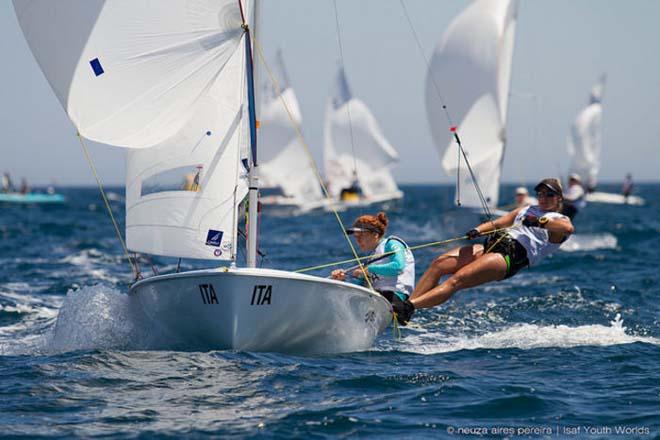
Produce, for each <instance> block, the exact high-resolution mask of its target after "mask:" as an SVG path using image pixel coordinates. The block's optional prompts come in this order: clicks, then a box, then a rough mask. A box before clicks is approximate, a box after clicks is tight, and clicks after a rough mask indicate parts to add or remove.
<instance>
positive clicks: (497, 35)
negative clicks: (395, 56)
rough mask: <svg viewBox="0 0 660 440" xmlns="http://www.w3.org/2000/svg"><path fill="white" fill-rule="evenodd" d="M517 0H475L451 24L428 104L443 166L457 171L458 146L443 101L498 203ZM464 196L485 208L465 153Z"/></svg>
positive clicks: (437, 56)
mask: <svg viewBox="0 0 660 440" xmlns="http://www.w3.org/2000/svg"><path fill="white" fill-rule="evenodd" d="M516 11H517V1H516V0H476V1H475V2H473V3H472V4H471V5H470V6H468V7H467V9H465V10H464V11H463V12H462V13H461V14H460V15H459V16H457V17H456V18H455V19H454V20H453V21H452V22H451V24H450V25H449V27H448V29H447V30H446V32H445V34H444V36H443V38H442V40H441V41H440V43H439V44H438V47H437V48H436V49H435V51H434V53H433V56H432V58H431V62H430V68H429V72H428V75H427V79H426V109H427V115H428V119H429V124H430V126H431V134H432V135H433V140H434V142H435V144H436V146H437V148H438V150H439V151H440V152H443V153H444V155H443V159H442V167H443V168H444V170H445V172H447V174H449V175H452V176H453V175H455V174H456V172H457V168H458V167H457V166H458V146H457V144H456V143H455V141H454V139H453V135H452V134H451V133H450V132H449V130H448V127H447V123H446V117H445V110H444V109H443V108H442V105H443V102H441V100H440V96H438V90H436V87H437V88H438V89H439V92H440V94H441V97H442V100H443V101H444V104H445V105H446V106H447V109H448V111H449V114H450V115H451V117H452V118H453V122H454V123H458V126H457V128H458V133H459V136H460V138H461V142H462V144H463V148H464V149H465V151H466V154H467V156H468V160H469V161H470V165H471V166H472V170H473V171H474V173H475V175H476V177H477V181H478V183H479V187H480V188H481V191H482V192H483V195H484V197H485V199H486V203H487V204H488V206H490V207H495V206H497V203H498V198H499V184H500V173H501V168H502V160H503V158H504V145H505V142H506V135H505V133H506V117H507V106H508V101H509V99H508V97H509V83H510V78H511V63H512V59H513V47H514V37H515V26H516ZM460 164H461V165H460V174H461V182H460V191H461V192H460V200H461V204H462V205H463V206H466V207H476V208H480V207H481V206H482V203H481V201H480V199H479V197H478V194H477V192H476V189H475V187H474V184H473V182H472V179H471V176H470V174H469V171H468V169H467V166H466V165H465V161H464V160H463V158H461V162H460Z"/></svg>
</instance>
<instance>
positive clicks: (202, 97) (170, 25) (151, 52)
mask: <svg viewBox="0 0 660 440" xmlns="http://www.w3.org/2000/svg"><path fill="white" fill-rule="evenodd" d="M14 8H15V10H16V15H17V17H18V20H19V23H20V25H21V28H22V30H23V33H24V34H25V37H26V39H27V41H28V44H29V46H30V49H31V50H32V53H33V54H34V56H35V58H36V59H37V62H38V63H39V66H40V67H41V70H42V71H43V72H44V74H45V76H46V78H47V80H48V82H49V83H50V85H51V87H52V88H53V90H54V92H55V94H56V96H57V98H58V99H59V100H60V103H61V104H62V106H63V107H64V109H65V110H66V112H67V114H68V115H69V117H70V119H71V121H72V122H73V124H74V125H75V127H76V129H77V130H78V132H79V133H80V135H81V136H83V137H85V138H87V139H90V140H94V141H97V142H102V143H105V144H108V145H114V146H120V147H128V148H131V149H132V150H131V151H129V153H128V157H127V173H126V210H127V213H126V238H127V244H128V247H129V249H131V250H133V251H137V252H146V253H152V254H158V255H168V256H176V257H188V258H207V259H230V258H233V255H234V253H235V250H236V246H235V243H236V222H237V215H236V211H237V205H238V203H240V202H241V200H242V199H243V198H244V196H245V194H246V193H247V185H246V182H245V179H244V174H245V170H244V169H243V168H242V167H241V165H240V163H241V159H242V157H240V156H241V152H242V151H247V144H248V143H249V137H248V136H247V135H246V133H247V129H246V126H245V124H247V117H246V114H245V113H246V108H245V107H246V106H245V105H244V102H245V99H246V97H245V96H246V87H245V86H244V87H236V84H243V85H244V84H245V77H246V75H245V68H246V67H245V64H246V63H245V53H244V52H245V46H244V45H245V38H244V37H243V34H244V31H243V29H242V28H241V24H242V19H241V10H240V7H239V3H238V2H237V1H236V0H169V1H167V2H164V3H163V4H158V6H157V7H155V6H154V3H153V2H150V1H146V0H132V1H128V0H113V1H103V0H88V1H73V0H64V1H57V2H53V1H51V0H31V1H21V0H14Z"/></svg>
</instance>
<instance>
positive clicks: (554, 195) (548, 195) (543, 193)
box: [536, 191, 559, 198]
mask: <svg viewBox="0 0 660 440" xmlns="http://www.w3.org/2000/svg"><path fill="white" fill-rule="evenodd" d="M558 195H559V194H556V193H553V192H547V191H541V192H537V193H536V197H539V198H541V197H545V198H548V197H557V196H558Z"/></svg>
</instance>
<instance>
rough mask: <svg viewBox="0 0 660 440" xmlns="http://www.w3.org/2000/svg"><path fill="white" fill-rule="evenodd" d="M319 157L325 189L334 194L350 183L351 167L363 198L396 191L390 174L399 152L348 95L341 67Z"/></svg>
mask: <svg viewBox="0 0 660 440" xmlns="http://www.w3.org/2000/svg"><path fill="white" fill-rule="evenodd" d="M323 156H324V157H323V158H324V162H325V175H326V179H327V180H328V190H329V191H330V194H331V195H333V196H334V197H337V196H338V195H339V194H340V193H341V190H342V189H343V188H347V187H349V186H351V183H352V182H353V177H354V176H353V171H354V170H355V172H356V174H357V179H358V182H359V184H360V187H361V188H362V191H363V194H364V196H365V197H375V196H379V195H384V194H389V193H396V192H397V191H398V190H399V188H398V187H397V184H396V182H395V181H394V178H393V177H392V175H391V173H390V168H391V167H392V166H393V165H394V163H396V162H397V161H398V159H399V154H398V153H397V151H396V150H395V149H394V147H393V146H392V145H390V143H389V142H388V141H387V139H385V136H384V135H383V133H382V131H381V129H380V127H379V125H378V122H377V121H376V118H375V117H374V115H373V114H372V113H371V111H369V108H368V107H367V106H366V104H365V103H364V102H362V101H361V100H359V99H357V98H354V97H352V95H351V92H350V89H349V87H348V82H347V80H346V76H345V74H344V70H343V69H342V68H340V69H339V72H338V75H337V80H336V83H335V89H334V92H333V94H332V96H331V98H330V99H329V102H328V106H327V110H326V115H325V127H324V151H323Z"/></svg>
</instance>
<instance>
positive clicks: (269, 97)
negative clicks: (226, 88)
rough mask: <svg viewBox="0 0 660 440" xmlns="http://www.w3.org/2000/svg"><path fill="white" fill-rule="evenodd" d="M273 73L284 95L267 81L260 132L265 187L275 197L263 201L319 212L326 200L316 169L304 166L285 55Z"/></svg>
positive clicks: (297, 108)
mask: <svg viewBox="0 0 660 440" xmlns="http://www.w3.org/2000/svg"><path fill="white" fill-rule="evenodd" d="M273 70H274V75H275V77H276V79H277V81H278V85H279V89H280V92H279V93H278V91H277V90H275V87H274V86H273V85H272V84H271V82H270V81H267V83H266V84H267V85H266V87H265V88H264V94H263V95H262V104H261V118H260V121H261V129H260V131H259V154H260V156H261V161H262V163H261V165H260V171H261V175H260V177H261V187H262V188H263V189H265V192H266V193H267V192H269V190H270V192H271V193H273V194H271V195H265V196H262V198H261V201H262V203H263V204H265V205H277V206H289V207H295V208H296V209H298V210H301V211H308V210H311V209H315V208H319V207H321V206H323V204H324V202H325V197H324V196H323V192H322V190H321V186H320V185H319V182H318V178H317V176H316V174H315V173H314V168H313V166H311V165H310V166H305V165H304V164H305V158H307V157H308V156H307V152H306V151H305V148H304V146H303V145H302V143H301V141H300V139H299V137H298V133H296V130H295V129H294V128H293V126H292V124H293V123H295V124H296V125H297V126H298V127H300V126H301V124H302V115H301V112H300V106H299V105H298V99H297V98H296V94H295V91H294V90H293V88H292V87H291V83H290V81H289V78H288V75H287V73H286V69H285V66H284V59H283V57H282V52H281V51H278V52H277V57H276V61H275V63H274V68H273ZM282 100H284V101H285V102H286V108H285V107H284V104H283V103H282ZM287 109H288V112H287ZM291 118H293V121H292V120H291ZM263 189H262V194H263V193H264V190H263Z"/></svg>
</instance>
